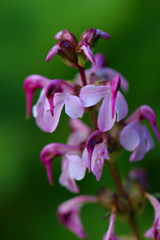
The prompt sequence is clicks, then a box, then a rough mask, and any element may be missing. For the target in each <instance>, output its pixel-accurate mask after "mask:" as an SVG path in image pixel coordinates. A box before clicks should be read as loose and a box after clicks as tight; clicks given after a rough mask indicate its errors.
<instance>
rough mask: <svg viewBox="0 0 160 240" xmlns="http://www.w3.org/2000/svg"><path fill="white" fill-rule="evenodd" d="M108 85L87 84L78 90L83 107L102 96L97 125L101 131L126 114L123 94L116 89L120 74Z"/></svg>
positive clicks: (95, 101) (94, 103) (91, 104)
mask: <svg viewBox="0 0 160 240" xmlns="http://www.w3.org/2000/svg"><path fill="white" fill-rule="evenodd" d="M108 84H109V85H104V86H95V85H87V86H85V87H83V88H82V89H81V91H80V95H79V97H80V99H81V101H82V104H83V106H84V107H91V106H94V105H96V104H97V103H98V102H99V101H101V99H102V98H103V102H102V105H101V107H100V109H99V114H98V127H99V129H100V130H101V131H102V132H105V131H108V130H110V129H111V128H112V126H113V124H114V122H115V121H116V115H117V122H118V121H120V120H121V119H123V118H125V117H126V115H127V114H128V105H127V102H126V100H125V98H124V97H123V95H122V94H121V93H120V91H118V89H119V87H120V76H119V75H116V76H115V77H114V78H113V79H112V80H111V81H110V82H109V83H108Z"/></svg>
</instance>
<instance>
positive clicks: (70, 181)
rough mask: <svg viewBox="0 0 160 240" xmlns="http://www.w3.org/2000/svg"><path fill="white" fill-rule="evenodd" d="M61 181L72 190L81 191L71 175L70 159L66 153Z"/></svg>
mask: <svg viewBox="0 0 160 240" xmlns="http://www.w3.org/2000/svg"><path fill="white" fill-rule="evenodd" d="M59 183H60V184H61V185H62V186H64V187H66V188H67V189H68V190H69V191H71V192H74V193H78V192H79V188H78V186H77V185H76V182H75V180H74V179H72V178H70V177H69V161H68V159H67V156H66V155H64V157H63V159H62V173H61V176H60V178H59Z"/></svg>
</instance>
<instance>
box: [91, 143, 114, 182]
mask: <svg viewBox="0 0 160 240" xmlns="http://www.w3.org/2000/svg"><path fill="white" fill-rule="evenodd" d="M105 159H110V157H109V154H108V147H107V145H106V143H104V142H102V143H98V144H96V145H95V147H94V150H93V153H92V160H91V170H92V172H93V174H94V175H95V176H96V179H97V181H99V180H100V179H101V175H102V170H103V164H104V161H105Z"/></svg>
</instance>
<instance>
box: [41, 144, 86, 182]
mask: <svg viewBox="0 0 160 240" xmlns="http://www.w3.org/2000/svg"><path fill="white" fill-rule="evenodd" d="M78 150H79V153H80V152H81V149H80V146H79V145H78V146H77V145H75V146H71V145H66V144H60V143H50V144H48V145H46V146H45V147H44V148H43V149H42V151H41V153H40V160H41V162H42V163H43V164H44V165H45V167H46V170H47V176H48V180H49V182H50V183H52V173H51V165H52V163H53V160H54V158H55V157H57V156H61V155H64V154H66V153H69V154H76V153H77V151H78ZM62 168H63V166H62Z"/></svg>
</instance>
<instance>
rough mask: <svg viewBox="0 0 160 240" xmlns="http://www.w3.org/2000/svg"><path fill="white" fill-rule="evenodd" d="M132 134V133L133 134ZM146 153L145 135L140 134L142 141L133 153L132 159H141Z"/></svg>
mask: <svg viewBox="0 0 160 240" xmlns="http://www.w3.org/2000/svg"><path fill="white" fill-rule="evenodd" d="M131 136H132V135H131ZM145 153H146V143H145V139H144V137H143V135H141V134H140V142H139V144H138V146H137V149H136V150H135V151H134V152H133V153H132V154H131V156H130V159H129V160H130V161H131V162H133V161H139V160H141V159H142V158H143V157H144V155H145Z"/></svg>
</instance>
